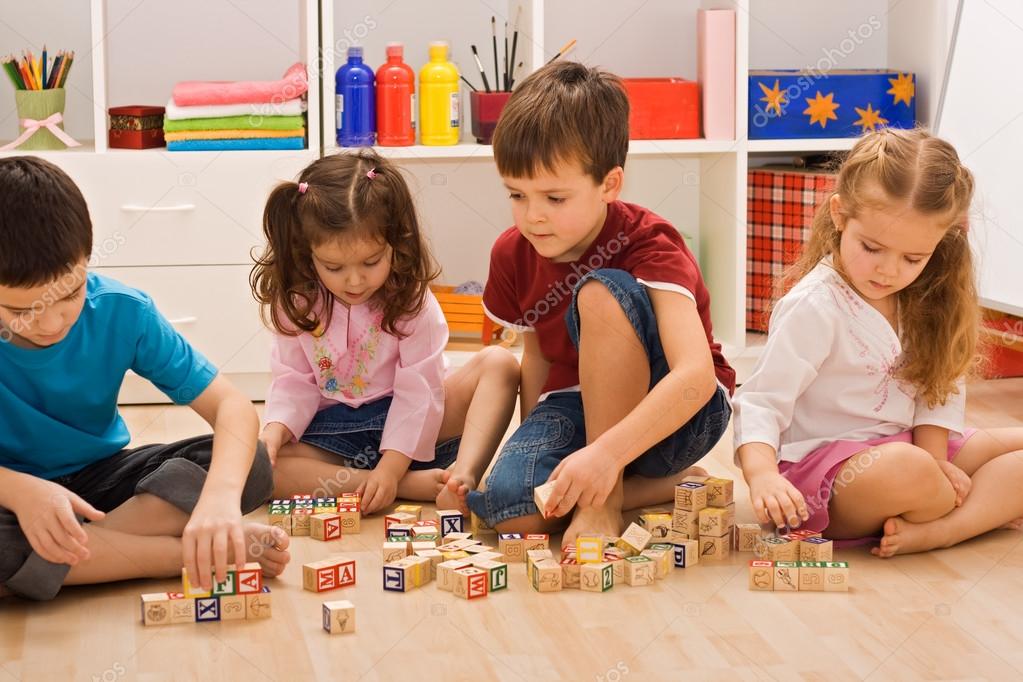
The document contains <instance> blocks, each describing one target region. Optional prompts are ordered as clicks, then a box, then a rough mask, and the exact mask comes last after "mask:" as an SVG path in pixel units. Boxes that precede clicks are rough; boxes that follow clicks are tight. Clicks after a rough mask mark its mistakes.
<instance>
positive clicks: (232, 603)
mask: <svg viewBox="0 0 1023 682" xmlns="http://www.w3.org/2000/svg"><path fill="white" fill-rule="evenodd" d="M261 589H262V588H261ZM245 611H246V607H245V595H244V594H231V595H224V596H222V597H221V598H220V620H245V615H246V614H245Z"/></svg>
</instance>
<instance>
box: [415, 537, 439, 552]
mask: <svg viewBox="0 0 1023 682" xmlns="http://www.w3.org/2000/svg"><path fill="white" fill-rule="evenodd" d="M427 538H429V539H427ZM411 549H412V553H413V554H415V553H416V552H419V551H421V550H424V549H437V536H436V535H420V536H419V538H418V539H416V540H413V541H412V543H411Z"/></svg>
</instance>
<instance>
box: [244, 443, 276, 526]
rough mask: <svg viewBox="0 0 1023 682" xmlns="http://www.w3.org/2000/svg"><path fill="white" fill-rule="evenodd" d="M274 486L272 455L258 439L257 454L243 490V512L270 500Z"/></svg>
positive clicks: (245, 512)
mask: <svg viewBox="0 0 1023 682" xmlns="http://www.w3.org/2000/svg"><path fill="white" fill-rule="evenodd" d="M273 487H274V471H273V466H272V465H271V464H270V456H269V455H268V454H267V452H266V446H265V445H263V442H262V441H258V442H257V444H256V454H255V456H254V457H253V458H252V467H251V468H250V469H249V476H248V478H247V479H246V480H245V488H244V489H243V490H242V513H243V514H248V513H249V512H251V511H253V510H255V509H257V508H258V507H259V506H260V505H262V504H263V503H264V502H266V501H267V500H269V499H270V496H271V495H272V494H273Z"/></svg>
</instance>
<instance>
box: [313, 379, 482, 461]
mask: <svg viewBox="0 0 1023 682" xmlns="http://www.w3.org/2000/svg"><path fill="white" fill-rule="evenodd" d="M391 400H392V399H391V397H390V396H388V397H386V398H381V399H380V400H374V401H373V402H371V403H366V404H365V405H361V406H359V407H348V406H347V405H344V404H341V403H338V404H337V405H331V406H330V407H326V408H324V409H322V410H320V411H319V412H317V413H316V416H315V417H313V421H312V422H311V423H310V424H309V427H308V428H307V429H306V430H305V433H304V434H302V438H300V439H299V440H301V442H303V443H308V444H309V445H315V446H316V447H318V448H320V449H321V450H326V451H327V452H332V453H334V454H335V455H338V456H339V457H342V458H344V459H345V466H350V467H354V468H356V469H375V468H376V466H377V464H378V463H379V462H380V441H381V439H382V438H383V435H384V424H385V423H386V422H387V412H388V410H390V409H391ZM461 440H462V439H461V438H460V437H458V438H451V439H449V440H446V441H444V442H443V443H438V444H437V450H436V453H435V455H434V459H433V461H431V462H420V461H417V460H412V465H411V466H410V467H409V470H410V471H418V470H421V469H447V468H448V467H449V466H451V464H452V463H453V462H454V461H455V457H456V456H457V455H458V445H459V443H460V442H461Z"/></svg>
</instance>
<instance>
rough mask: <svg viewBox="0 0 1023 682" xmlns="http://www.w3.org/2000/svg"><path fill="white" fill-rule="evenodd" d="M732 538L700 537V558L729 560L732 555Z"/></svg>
mask: <svg viewBox="0 0 1023 682" xmlns="http://www.w3.org/2000/svg"><path fill="white" fill-rule="evenodd" d="M731 548H732V543H731V538H729V537H728V536H727V535H726V536H724V537H715V536H713V535H701V536H700V558H701V559H711V560H715V559H727V558H728V555H729V554H731Z"/></svg>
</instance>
